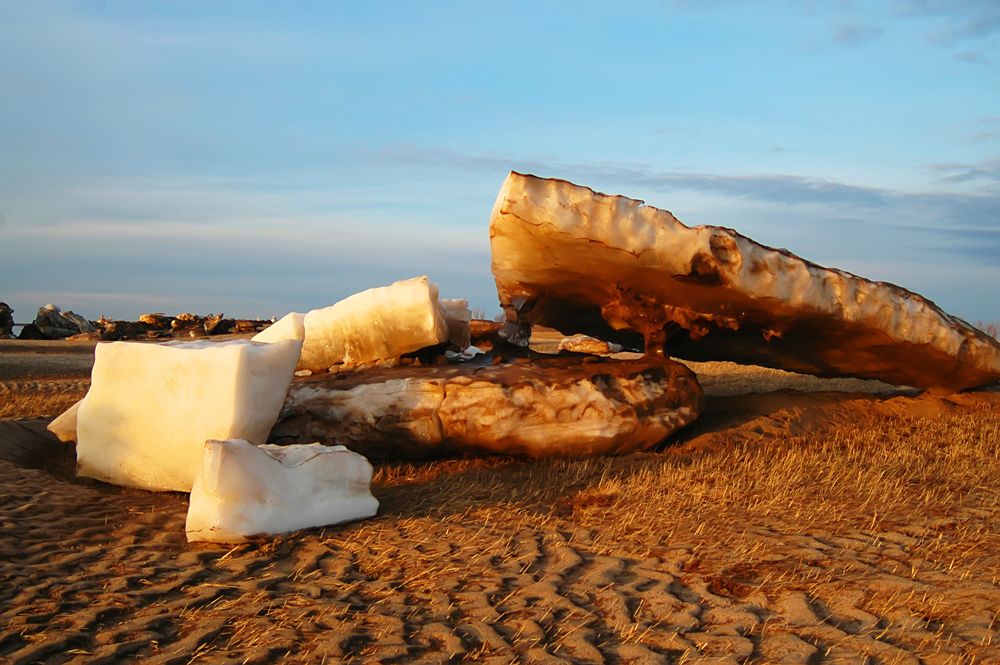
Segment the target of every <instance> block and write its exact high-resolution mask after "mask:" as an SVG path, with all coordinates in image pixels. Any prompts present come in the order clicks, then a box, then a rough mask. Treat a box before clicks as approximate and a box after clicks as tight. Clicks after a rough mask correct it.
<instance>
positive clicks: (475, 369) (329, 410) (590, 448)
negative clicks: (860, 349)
mask: <svg viewBox="0 0 1000 665" xmlns="http://www.w3.org/2000/svg"><path fill="white" fill-rule="evenodd" d="M704 403H705V401H704V396H703V394H702V392H701V388H700V387H699V386H698V381H697V379H696V378H695V376H694V374H693V373H692V372H691V371H690V370H689V369H688V368H687V367H684V366H683V365H681V364H680V363H676V362H672V361H669V360H668V361H664V360H656V359H650V358H643V359H638V360H630V361H625V360H623V361H618V360H612V359H610V358H601V357H597V356H594V357H587V358H584V357H582V356H577V357H568V358H567V357H544V358H537V359H536V360H534V361H533V362H530V363H523V364H522V363H516V364H500V365H489V364H483V363H482V362H480V363H463V364H459V365H432V366H424V367H392V368H370V369H366V370H363V371H359V372H350V373H344V374H343V375H340V376H338V375H318V376H312V377H308V378H302V379H296V380H294V381H293V382H292V385H291V387H290V388H289V389H288V400H287V402H286V406H287V407H288V411H287V413H286V417H284V418H283V419H282V421H281V422H280V423H278V424H277V425H276V426H275V428H274V430H272V432H271V435H272V440H273V441H278V442H281V441H284V440H291V441H303V440H305V441H316V440H318V441H320V442H322V443H325V444H327V445H346V446H347V447H349V448H350V449H352V450H356V451H358V452H360V453H362V454H364V455H365V456H367V457H370V458H380V459H399V458H411V459H417V458H428V457H439V456H442V455H450V454H454V453H457V452H461V453H470V454H483V453H490V454H492V453H500V454H504V455H522V456H526V457H551V456H559V455H603V454H614V453H628V452H634V451H637V450H645V449H647V448H649V447H651V446H654V445H656V444H657V443H659V442H661V441H663V439H664V438H666V437H667V436H669V435H670V434H672V433H673V432H675V431H677V430H678V429H680V428H681V427H684V426H685V425H688V424H690V423H691V422H693V421H694V420H695V418H697V416H698V414H699V413H701V411H702V409H703V408H704Z"/></svg>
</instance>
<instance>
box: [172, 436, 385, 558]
mask: <svg viewBox="0 0 1000 665" xmlns="http://www.w3.org/2000/svg"><path fill="white" fill-rule="evenodd" d="M371 480H372V466H371V464H369V463H368V460H366V459H365V458H364V457H362V456H361V455H359V454H357V453H353V452H351V451H349V450H347V449H346V448H344V447H342V446H335V447H328V446H324V445H321V444H318V443H311V444H299V445H292V446H273V445H263V446H256V445H254V444H252V443H249V442H247V441H244V440H242V439H232V440H227V441H214V440H213V441H207V442H206V443H205V444H204V456H203V457H202V459H201V464H200V470H199V473H198V475H197V477H196V479H195V481H194V487H193V488H192V490H191V504H190V507H189V508H188V515H187V524H186V527H185V530H186V531H187V539H188V540H189V541H198V540H204V541H214V542H223V543H237V542H241V541H243V540H246V538H247V537H249V536H255V535H279V534H283V533H288V532H291V531H295V530H297V529H304V528H307V527H314V526H327V525H331V524H340V523H341V522H349V521H352V520H359V519H364V518H368V517H372V516H374V515H375V513H376V511H377V510H378V501H377V500H376V499H375V497H373V496H372V493H371Z"/></svg>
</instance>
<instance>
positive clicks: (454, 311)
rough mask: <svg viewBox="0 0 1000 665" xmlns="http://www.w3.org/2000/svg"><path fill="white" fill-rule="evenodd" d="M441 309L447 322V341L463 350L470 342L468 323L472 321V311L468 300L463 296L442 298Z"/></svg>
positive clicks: (470, 335)
mask: <svg viewBox="0 0 1000 665" xmlns="http://www.w3.org/2000/svg"><path fill="white" fill-rule="evenodd" d="M441 309H442V310H444V320H445V322H446V323H447V324H448V341H449V342H451V343H452V344H455V345H456V346H458V348H460V349H462V350H463V351H464V350H465V349H467V348H469V345H470V344H472V334H471V332H470V330H469V323H471V322H472V311H471V310H470V309H469V301H468V300H466V299H465V298H443V299H442V300H441Z"/></svg>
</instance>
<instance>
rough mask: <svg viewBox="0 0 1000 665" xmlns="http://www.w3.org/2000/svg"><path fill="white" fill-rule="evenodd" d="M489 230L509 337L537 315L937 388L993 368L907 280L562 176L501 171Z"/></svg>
mask: <svg viewBox="0 0 1000 665" xmlns="http://www.w3.org/2000/svg"><path fill="white" fill-rule="evenodd" d="M490 243H491V246H492V250H493V275H494V277H495V278H496V283H497V292H498V294H499V296H500V304H501V306H502V307H503V308H504V312H505V313H506V318H507V325H506V327H505V328H504V330H503V331H502V334H504V335H505V337H507V339H509V340H512V341H515V342H519V343H520V342H524V343H526V342H527V335H528V333H529V332H530V327H531V325H542V326H548V327H552V328H556V329H557V330H559V331H560V332H562V333H564V334H571V333H585V334H589V335H593V336H594V337H597V338H599V339H606V340H608V341H612V342H617V343H621V344H623V345H625V346H627V347H630V348H635V347H643V346H644V347H645V349H646V351H647V352H648V353H651V354H654V355H661V354H666V355H670V356H673V357H678V358H686V359H690V360H732V361H736V362H739V363H745V364H755V365H766V366H769V367H777V368H779V369H785V370H789V371H793V372H805V373H811V374H816V375H818V376H827V377H832V376H857V377H861V378H871V379H879V380H881V381H886V382H888V383H893V384H903V385H910V386H916V387H920V388H927V389H931V390H934V391H942V392H947V391H955V390H961V389H964V388H971V387H974V386H979V385H984V384H987V383H992V382H994V381H996V380H997V379H998V378H1000V343H998V342H997V340H995V339H993V338H992V337H990V336H989V335H986V334H984V333H982V332H981V331H978V330H976V329H974V328H973V327H972V326H970V325H968V324H967V323H966V322H965V321H962V320H961V319H959V318H957V317H953V316H951V315H949V314H947V313H945V312H944V311H942V310H941V309H940V308H939V307H938V306H937V305H935V304H934V303H932V302H931V301H929V300H927V299H926V298H923V297H921V296H920V295H917V294H916V293H913V292H911V291H907V290H906V289H903V288H901V287H898V286H895V285H893V284H887V283H884V282H873V281H870V280H867V279H863V278H861V277H858V276H856V275H852V274H850V273H847V272H844V271H842V270H836V269H832V268H824V267H822V266H818V265H816V264H814V263H811V262H809V261H806V260H804V259H801V258H799V257H798V256H795V255H794V254H792V253H790V252H788V251H787V250H782V249H774V248H771V247H766V246H764V245H761V244H759V243H757V242H754V241H753V240H751V239H750V238H747V237H745V236H742V235H740V234H739V233H737V232H735V231H733V230H732V229H727V228H724V227H719V226H696V227H687V226H685V225H684V224H682V223H681V222H679V221H678V220H677V219H676V218H675V217H674V216H673V215H672V214H670V213H669V212H667V211H666V210H658V209H656V208H654V207H652V206H645V205H643V204H642V202H641V201H636V200H633V199H627V198H625V197H621V196H607V195H605V194H599V193H597V192H595V191H593V190H591V189H588V188H586V187H580V186H577V185H574V184H572V183H569V182H566V181H564V180H546V179H542V178H536V177H534V176H529V175H522V174H519V173H511V174H510V175H509V176H508V177H507V180H506V181H505V182H504V185H503V187H502V188H501V190H500V194H499V196H498V197H497V201H496V205H495V206H494V208H493V215H492V218H491V221H490Z"/></svg>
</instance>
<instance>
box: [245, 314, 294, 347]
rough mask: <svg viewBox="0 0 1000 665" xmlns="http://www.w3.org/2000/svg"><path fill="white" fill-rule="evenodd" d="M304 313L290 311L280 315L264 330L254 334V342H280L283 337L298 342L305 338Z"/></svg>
mask: <svg viewBox="0 0 1000 665" xmlns="http://www.w3.org/2000/svg"><path fill="white" fill-rule="evenodd" d="M305 318H306V315H305V314H300V313H299V312H291V313H290V314H286V315H285V316H283V317H281V318H280V319H278V320H277V321H275V322H274V323H272V324H271V325H269V326H268V327H267V328H264V330H261V331H260V332H259V333H257V334H256V335H254V336H253V337H252V338H251V339H252V340H253V341H254V342H267V343H268V344H271V343H273V342H280V341H281V340H283V339H297V340H299V341H300V342H301V341H303V340H304V339H305V338H306V327H305Z"/></svg>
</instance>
